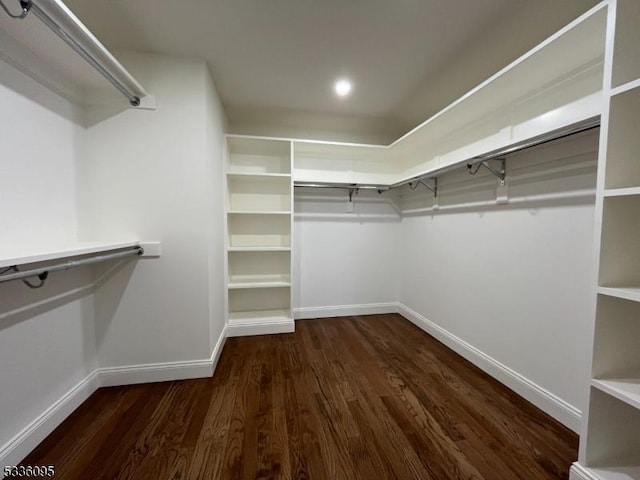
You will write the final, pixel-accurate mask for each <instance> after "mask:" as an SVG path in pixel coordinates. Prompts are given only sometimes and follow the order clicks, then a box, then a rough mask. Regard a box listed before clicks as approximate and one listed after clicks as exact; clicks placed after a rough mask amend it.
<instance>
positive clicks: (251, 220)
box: [225, 136, 294, 336]
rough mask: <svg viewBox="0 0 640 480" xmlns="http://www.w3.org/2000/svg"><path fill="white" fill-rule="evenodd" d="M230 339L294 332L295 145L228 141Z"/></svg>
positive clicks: (236, 138)
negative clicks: (292, 252)
mask: <svg viewBox="0 0 640 480" xmlns="http://www.w3.org/2000/svg"><path fill="white" fill-rule="evenodd" d="M226 157H227V161H226V175H225V195H226V237H227V240H226V250H227V259H226V269H227V305H228V318H227V328H228V334H229V336H242V335H264V334H273V333H287V332H293V331H294V321H293V315H292V310H291V240H292V222H293V182H292V175H291V171H292V158H291V142H288V141H280V140H267V139H257V138H250V137H240V136H228V137H227V155H226Z"/></svg>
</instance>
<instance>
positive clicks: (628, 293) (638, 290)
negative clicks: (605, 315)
mask: <svg viewBox="0 0 640 480" xmlns="http://www.w3.org/2000/svg"><path fill="white" fill-rule="evenodd" d="M598 293H599V294H601V295H608V296H610V297H616V298H623V299H625V300H632V301H634V302H640V287H598Z"/></svg>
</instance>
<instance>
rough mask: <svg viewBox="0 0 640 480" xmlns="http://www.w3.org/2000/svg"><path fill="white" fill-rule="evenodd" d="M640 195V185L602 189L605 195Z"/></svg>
mask: <svg viewBox="0 0 640 480" xmlns="http://www.w3.org/2000/svg"><path fill="white" fill-rule="evenodd" d="M632 195H640V187H627V188H609V189H607V190H605V191H604V196H605V197H630V196H632Z"/></svg>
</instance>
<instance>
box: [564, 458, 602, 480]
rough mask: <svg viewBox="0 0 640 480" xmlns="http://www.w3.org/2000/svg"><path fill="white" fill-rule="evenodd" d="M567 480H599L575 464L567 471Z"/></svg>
mask: <svg viewBox="0 0 640 480" xmlns="http://www.w3.org/2000/svg"><path fill="white" fill-rule="evenodd" d="M569 480H600V477H597V476H595V475H593V474H592V473H591V472H590V471H589V470H588V469H586V468H585V467H583V466H582V465H580V464H579V463H578V462H575V463H574V464H573V465H571V469H570V470H569Z"/></svg>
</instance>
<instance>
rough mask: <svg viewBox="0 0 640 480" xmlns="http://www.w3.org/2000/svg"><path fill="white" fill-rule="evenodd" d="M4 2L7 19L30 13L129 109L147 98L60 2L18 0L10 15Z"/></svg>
mask: <svg viewBox="0 0 640 480" xmlns="http://www.w3.org/2000/svg"><path fill="white" fill-rule="evenodd" d="M5 1H6V0H0V4H1V5H2V8H3V9H4V11H5V12H6V13H7V14H8V15H9V16H10V17H12V18H17V19H24V18H26V17H27V16H28V14H29V13H33V15H35V16H36V17H37V18H38V19H40V20H41V21H42V23H44V24H45V25H46V26H47V27H48V28H49V29H50V30H51V31H52V32H53V33H55V34H56V35H57V36H58V37H60V38H61V39H62V40H63V41H64V42H65V43H66V44H67V45H69V46H70V47H71V48H72V49H73V50H74V51H75V52H76V53H77V54H78V55H80V56H81V57H82V58H84V60H85V61H86V62H87V63H89V64H90V65H91V66H92V67H93V68H95V69H96V70H97V71H98V72H99V73H100V74H101V75H102V76H103V77H105V78H106V79H107V80H108V81H109V82H110V83H111V84H112V85H113V86H114V87H115V88H116V89H117V90H118V91H120V93H122V94H123V95H124V96H125V97H127V99H128V100H129V103H130V104H131V106H134V107H137V106H139V105H140V98H142V97H144V96H146V95H147V93H146V92H145V90H144V88H143V87H142V86H141V85H140V84H139V83H138V82H137V81H136V79H135V78H133V77H132V76H131V74H130V73H129V72H127V70H125V68H124V67H123V66H122V65H121V64H120V62H118V60H116V59H115V57H114V56H113V55H111V53H110V52H109V51H108V50H107V49H106V48H105V47H104V45H102V43H100V41H99V40H98V39H97V38H96V37H95V36H94V35H93V34H92V33H91V32H90V31H89V29H88V28H87V27H85V26H84V24H83V23H82V22H81V21H80V20H79V19H78V18H77V17H76V16H75V15H74V14H73V12H71V10H69V8H67V6H66V5H65V4H64V3H62V1H61V0H20V7H21V9H22V12H21V13H20V14H12V13H11V12H10V11H9V9H8V8H7V7H6V5H5V3H4V2H5Z"/></svg>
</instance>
